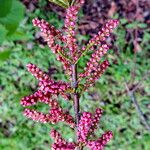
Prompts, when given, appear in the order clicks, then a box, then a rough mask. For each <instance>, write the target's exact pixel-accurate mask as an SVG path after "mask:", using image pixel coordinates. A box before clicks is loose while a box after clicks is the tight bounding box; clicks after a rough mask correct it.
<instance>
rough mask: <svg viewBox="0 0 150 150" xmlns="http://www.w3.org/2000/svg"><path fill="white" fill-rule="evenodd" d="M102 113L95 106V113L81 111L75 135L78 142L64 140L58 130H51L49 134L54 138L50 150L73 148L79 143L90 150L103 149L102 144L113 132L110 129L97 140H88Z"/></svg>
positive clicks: (104, 143)
mask: <svg viewBox="0 0 150 150" xmlns="http://www.w3.org/2000/svg"><path fill="white" fill-rule="evenodd" d="M101 115H102V110H101V109H99V108H97V109H96V111H95V114H94V115H92V113H90V112H83V113H82V116H81V119H80V122H79V125H78V132H77V136H78V138H79V140H78V143H75V142H72V143H69V142H67V141H66V140H64V139H63V138H62V136H61V134H60V133H59V132H57V131H56V130H51V132H50V136H51V137H52V138H53V139H54V144H53V145H52V147H51V149H52V150H58V149H60V150H75V148H76V147H77V146H79V145H82V146H87V147H88V148H89V149H91V150H103V149H104V146H105V145H106V144H107V143H108V142H109V141H110V139H111V138H112V136H113V134H112V132H111V131H108V132H105V133H104V134H103V135H102V136H101V137H100V138H98V139H97V140H89V137H90V136H91V134H93V132H94V131H95V129H96V128H97V125H98V122H99V120H100V117H101Z"/></svg>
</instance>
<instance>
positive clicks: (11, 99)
mask: <svg viewBox="0 0 150 150" xmlns="http://www.w3.org/2000/svg"><path fill="white" fill-rule="evenodd" d="M99 2H101V4H103V5H104V4H106V3H107V1H103V0H101V1H99ZM110 2H111V3H112V2H114V1H110ZM89 3H90V2H89ZM93 3H94V2H93ZM135 4H137V3H135ZM139 4H140V1H139ZM86 5H88V4H87V3H86ZM52 6H53V5H50V4H49V2H48V1H46V0H39V1H37V0H32V1H28V0H24V1H20V2H19V1H17V0H6V1H3V0H0V150H22V149H24V150H47V149H49V147H50V144H51V142H52V141H51V139H50V137H49V131H50V128H52V127H54V128H56V129H59V130H60V131H61V132H62V134H63V135H64V137H66V138H67V139H68V140H69V141H72V140H73V132H72V131H71V129H69V127H67V126H66V125H64V124H62V123H60V124H58V125H57V126H53V125H50V124H40V123H36V122H33V121H30V120H28V119H26V118H25V117H24V116H23V115H22V111H23V108H22V106H21V105H20V99H21V98H22V97H23V96H25V95H28V94H31V93H32V92H33V91H34V90H35V89H36V86H37V81H36V80H35V78H33V77H32V76H31V74H30V73H28V72H27V71H26V68H25V66H26V64H27V63H30V62H32V63H35V64H37V65H38V66H39V67H41V68H43V70H45V71H47V72H49V74H51V75H52V77H53V78H54V79H56V80H57V79H62V80H66V78H65V76H64V74H63V71H62V66H61V64H60V63H59V62H58V61H56V59H55V56H54V55H53V54H52V52H51V51H50V50H49V48H48V47H47V46H46V45H45V43H44V41H43V40H42V38H41V37H40V35H39V30H38V29H35V28H34V27H33V26H32V23H31V21H32V19H33V18H35V17H40V18H43V19H46V20H47V21H49V22H50V23H51V24H53V25H54V26H56V27H57V28H60V27H62V26H63V19H62V18H63V15H64V12H63V11H64V10H61V9H60V8H59V7H56V6H55V7H54V8H56V9H51V8H52ZM106 6H107V5H106ZM117 6H118V5H116V7H117ZM86 7H87V6H84V9H83V10H81V12H80V19H81V20H83V18H84V15H87V14H88V13H87V14H84V13H86ZM95 7H96V6H95ZM97 7H99V6H97ZM57 9H58V10H59V9H60V10H59V11H58V12H59V13H58V14H59V15H58V14H57V13H55V11H54V10H57ZM122 11H124V10H122ZM108 12H109V13H108ZM94 13H95V14H96V13H97V14H98V13H100V12H94ZM105 13H107V14H111V17H112V18H118V19H119V20H120V22H121V25H120V26H119V28H118V29H117V30H116V31H115V32H114V35H113V36H112V37H113V39H114V41H113V42H112V43H113V45H114V46H113V47H112V50H111V51H110V52H109V54H108V55H107V57H108V59H109V60H110V62H111V66H110V67H109V69H108V70H107V72H106V73H105V74H104V75H103V76H102V77H101V79H99V81H98V82H97V84H96V86H95V87H94V88H91V89H90V91H89V92H88V93H84V95H83V96H82V98H81V109H82V110H83V111H91V112H93V111H94V110H95V108H96V107H97V106H99V107H102V108H103V109H104V110H105V112H104V115H103V117H102V119H101V122H100V126H99V129H98V130H97V132H96V134H97V135H100V134H101V133H102V132H103V131H105V130H112V131H113V133H114V138H113V140H112V141H111V142H110V143H109V145H108V146H107V147H106V150H133V149H136V150H149V149H150V134H149V133H150V132H149V131H148V130H147V129H146V128H145V125H144V123H143V122H142V121H141V119H140V116H139V114H138V112H137V110H136V109H135V105H134V104H133V103H132V101H131V98H130V96H129V95H128V93H127V91H126V87H125V82H127V84H128V86H129V89H130V90H132V89H135V91H134V94H135V97H136V99H137V101H138V104H139V105H140V108H141V110H142V111H143V113H144V116H145V117H146V120H147V122H148V123H149V124H150V118H149V116H150V110H149V109H150V92H149V89H150V78H149V74H150V70H149V69H150V60H149V58H150V52H149V49H150V46H149V43H148V42H149V40H150V34H149V28H148V23H149V20H148V18H146V17H145V18H143V19H139V17H137V18H135V19H133V18H132V17H131V18H129V17H127V16H126V15H120V12H119V11H117V9H116V10H115V11H114V7H113V5H112V6H111V8H110V9H108V10H107V9H106V12H105ZM124 13H126V12H124ZM142 13H143V14H144V13H149V12H147V11H143V12H142ZM60 14H62V15H60ZM88 15H89V16H90V15H91V16H92V15H93V14H88ZM108 17H110V16H108ZM106 18H107V17H106ZM103 21H105V20H104V19H103ZM83 24H84V23H83V22H79V27H80V32H79V33H83V34H82V35H80V34H78V35H77V36H78V40H79V44H81V43H83V44H84V43H86V41H87V40H88V39H89V37H90V35H93V34H94V32H93V31H92V29H91V28H90V27H88V30H86V26H83ZM92 27H93V26H92ZM96 29H97V28H96ZM108 42H109V43H111V41H110V39H108ZM83 64H84V62H82V61H81V62H80V67H81V68H82V67H83ZM137 84H138V86H137V87H136V85H137ZM60 101H62V102H61V105H62V106H64V107H65V108H66V109H67V108H68V109H69V110H70V111H71V112H72V113H73V111H72V109H71V103H69V102H66V101H63V100H61V98H60ZM36 108H37V109H40V110H42V111H47V110H48V107H47V106H46V105H42V104H40V105H39V106H36Z"/></svg>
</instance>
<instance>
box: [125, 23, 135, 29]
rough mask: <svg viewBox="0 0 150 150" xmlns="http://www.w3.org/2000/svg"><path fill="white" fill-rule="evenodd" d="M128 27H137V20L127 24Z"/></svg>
mask: <svg viewBox="0 0 150 150" xmlns="http://www.w3.org/2000/svg"><path fill="white" fill-rule="evenodd" d="M126 28H129V29H135V28H137V22H133V23H130V24H127V25H126Z"/></svg>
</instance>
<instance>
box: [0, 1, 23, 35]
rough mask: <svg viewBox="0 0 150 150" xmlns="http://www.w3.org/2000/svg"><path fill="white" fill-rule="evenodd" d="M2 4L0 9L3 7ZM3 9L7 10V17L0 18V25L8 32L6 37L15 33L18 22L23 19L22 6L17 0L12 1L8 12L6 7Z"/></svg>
mask: <svg viewBox="0 0 150 150" xmlns="http://www.w3.org/2000/svg"><path fill="white" fill-rule="evenodd" d="M4 4H5V3H2V6H1V7H3V5H4ZM5 9H7V10H6V11H7V15H6V16H5V17H0V23H1V24H2V25H4V26H5V28H6V29H7V30H8V35H11V34H13V33H14V32H15V31H16V29H17V27H18V26H19V23H20V21H21V20H22V19H23V17H24V5H23V4H22V3H21V2H19V1H17V0H13V1H12V7H11V9H10V11H8V8H6V7H5ZM6 11H5V12H6ZM0 12H1V11H0Z"/></svg>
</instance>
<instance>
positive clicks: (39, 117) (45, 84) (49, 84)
mask: <svg viewBox="0 0 150 150" xmlns="http://www.w3.org/2000/svg"><path fill="white" fill-rule="evenodd" d="M27 69H28V71H29V72H31V73H32V75H33V76H35V77H36V78H37V79H38V80H39V90H37V91H36V92H35V93H34V94H32V95H29V96H26V97H24V98H22V100H21V104H22V105H23V106H31V105H35V104H36V103H37V102H42V103H45V104H48V105H49V106H50V107H51V109H50V111H49V113H48V114H44V113H42V112H38V111H36V110H31V109H27V108H26V109H25V111H24V115H25V116H26V117H28V118H31V119H33V120H35V121H40V122H43V123H47V122H50V123H57V122H59V121H63V122H66V123H68V124H69V125H70V126H71V127H74V119H73V117H72V116H71V115H70V114H68V113H66V112H65V111H64V110H63V109H62V108H61V106H60V105H59V104H58V102H57V101H56V100H55V99H54V97H57V96H58V95H59V94H61V95H62V96H63V97H65V98H67V97H68V94H67V93H66V91H67V89H69V88H70V86H69V84H68V83H66V82H62V81H58V82H56V81H54V80H52V79H51V78H50V77H49V76H48V75H47V74H46V73H45V72H43V71H42V70H41V69H40V68H38V67H37V66H36V65H33V64H29V65H27Z"/></svg>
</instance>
